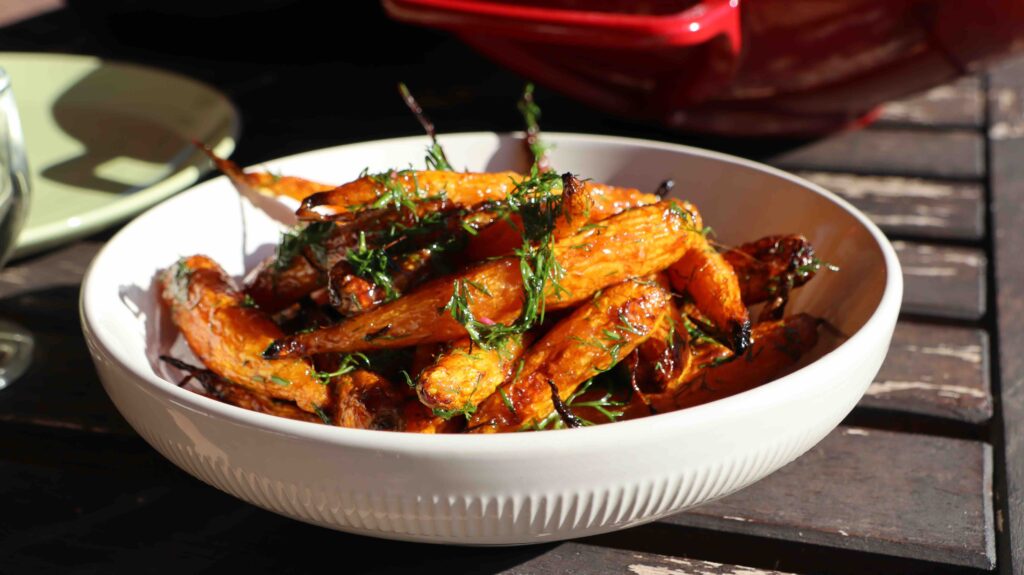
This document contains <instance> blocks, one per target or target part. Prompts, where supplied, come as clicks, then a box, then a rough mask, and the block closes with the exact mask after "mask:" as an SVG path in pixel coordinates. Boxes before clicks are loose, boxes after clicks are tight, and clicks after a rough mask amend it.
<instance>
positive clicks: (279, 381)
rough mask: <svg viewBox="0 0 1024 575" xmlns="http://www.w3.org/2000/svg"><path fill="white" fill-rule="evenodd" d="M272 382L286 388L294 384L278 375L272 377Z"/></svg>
mask: <svg viewBox="0 0 1024 575" xmlns="http://www.w3.org/2000/svg"><path fill="white" fill-rule="evenodd" d="M270 381H272V382H274V383H276V384H277V385H283V386H285V387H287V386H289V385H291V384H292V382H290V381H288V380H287V379H285V378H283V377H280V376H277V375H272V376H270Z"/></svg>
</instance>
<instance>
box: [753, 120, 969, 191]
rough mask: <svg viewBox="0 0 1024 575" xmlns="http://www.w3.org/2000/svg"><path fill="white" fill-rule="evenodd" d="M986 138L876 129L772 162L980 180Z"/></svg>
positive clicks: (820, 143) (792, 166)
mask: <svg viewBox="0 0 1024 575" xmlns="http://www.w3.org/2000/svg"><path fill="white" fill-rule="evenodd" d="M984 149H985V147H984V138H983V136H982V135H981V134H979V133H977V132H974V131H967V130H951V131H943V132H933V131H927V130H905V129H894V128H874V129H868V130H859V131H855V132H848V133H845V134H840V135H838V136H834V137H831V138H826V139H823V140H819V141H817V142H814V143H811V144H808V145H806V146H802V147H800V148H797V149H795V150H792V151H789V152H785V153H783V154H781V155H778V156H775V157H774V158H772V159H771V160H769V161H770V163H772V164H774V165H776V166H779V167H780V168H784V169H788V170H820V171H829V172H854V173H859V174H875V175H897V176H917V177H925V178H954V179H980V178H982V177H984V175H985V157H984Z"/></svg>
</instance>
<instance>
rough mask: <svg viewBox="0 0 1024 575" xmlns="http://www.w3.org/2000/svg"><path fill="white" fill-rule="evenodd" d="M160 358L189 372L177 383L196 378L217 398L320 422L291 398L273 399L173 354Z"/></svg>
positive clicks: (266, 411) (261, 410) (271, 413)
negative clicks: (291, 400) (172, 355)
mask: <svg viewBox="0 0 1024 575" xmlns="http://www.w3.org/2000/svg"><path fill="white" fill-rule="evenodd" d="M160 359H161V360H163V361H164V362H166V363H168V364H170V365H172V366H174V367H176V368H177V369H179V370H181V371H184V372H185V373H187V374H188V376H187V377H186V378H185V380H183V381H182V382H181V383H179V384H178V385H179V386H183V385H184V384H185V383H186V382H187V381H188V380H195V381H197V382H199V385H200V386H201V387H202V390H203V393H204V394H205V395H207V396H209V397H212V398H214V399H216V400H218V401H223V402H224V403H227V404H230V405H234V406H236V407H241V408H242V409H248V410H249V411H257V412H259V413H266V414H269V415H276V416H278V417H284V418H286V419H296V420H299V421H308V422H311V423H321V421H320V418H319V417H317V416H316V415H314V414H312V413H309V412H306V411H303V410H301V409H299V408H298V406H296V405H295V404H294V403H292V402H290V401H281V400H279V399H273V398H271V397H269V396H267V395H266V394H264V393H260V392H258V391H255V390H253V389H250V388H246V387H242V386H241V385H237V384H234V383H231V382H230V381H228V380H226V379H224V378H222V377H220V376H218V375H217V374H216V373H214V372H212V371H210V370H208V369H202V368H199V367H195V366H192V365H189V364H187V363H185V362H183V361H180V360H177V359H174V358H173V357H168V356H161V357H160Z"/></svg>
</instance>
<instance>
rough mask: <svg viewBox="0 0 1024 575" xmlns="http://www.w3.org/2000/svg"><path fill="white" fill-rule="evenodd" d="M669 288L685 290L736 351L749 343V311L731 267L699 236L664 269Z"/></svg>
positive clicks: (739, 351) (742, 349)
mask: <svg viewBox="0 0 1024 575" xmlns="http://www.w3.org/2000/svg"><path fill="white" fill-rule="evenodd" d="M668 275H669V279H670V280H671V282H672V288H673V289H675V290H676V291H678V292H684V291H685V292H687V293H689V294H690V296H692V297H693V300H694V302H696V304H697V307H698V308H699V309H700V310H701V312H703V313H704V315H705V316H707V318H708V319H709V320H711V323H712V325H714V326H715V328H716V329H717V330H718V332H719V333H720V335H721V336H722V339H723V340H725V341H727V342H728V345H729V347H730V348H732V350H733V351H735V352H737V353H743V351H744V350H746V349H747V347H748V346H749V345H750V314H749V313H748V312H747V308H746V306H745V305H744V304H743V298H742V297H741V295H740V286H739V280H737V278H736V272H734V271H733V269H732V266H731V265H729V263H728V262H727V261H726V260H725V258H723V257H722V255H721V254H719V253H718V252H717V251H715V249H714V248H713V247H711V245H709V244H708V243H707V240H706V239H704V237H703V236H702V237H701V238H700V240H698V245H697V246H696V247H695V248H694V249H691V250H690V251H688V252H687V253H686V255H684V256H683V257H682V258H681V259H680V260H679V261H677V262H675V263H674V264H672V266H671V267H669V268H668Z"/></svg>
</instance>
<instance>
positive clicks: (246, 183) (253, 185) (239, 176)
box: [196, 143, 334, 201]
mask: <svg viewBox="0 0 1024 575" xmlns="http://www.w3.org/2000/svg"><path fill="white" fill-rule="evenodd" d="M196 145H197V146H198V147H199V149H200V150H202V151H203V152H204V153H205V154H206V155H207V156H209V158H210V160H211V161H213V164H214V165H215V166H217V169H218V170H220V171H221V173H223V174H224V175H225V176H227V177H228V179H229V180H231V183H232V184H233V185H234V186H235V188H236V189H237V190H238V191H239V193H241V194H242V195H244V196H247V197H248V196H249V194H251V193H259V194H263V195H270V196H287V197H289V198H294V199H296V200H300V201H301V200H304V199H306V198H307V197H309V196H311V195H313V194H315V193H317V192H323V191H326V190H332V189H334V186H332V185H330V184H321V183H319V182H314V181H311V180H307V179H304V178H296V177H293V176H278V175H275V174H271V173H268V172H248V173H246V172H245V171H244V170H242V168H240V167H239V166H238V164H236V163H234V162H232V161H231V160H227V159H224V158H221V157H220V156H218V155H216V154H214V153H213V150H212V149H210V148H209V147H208V146H204V145H202V144H199V143H196Z"/></svg>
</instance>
